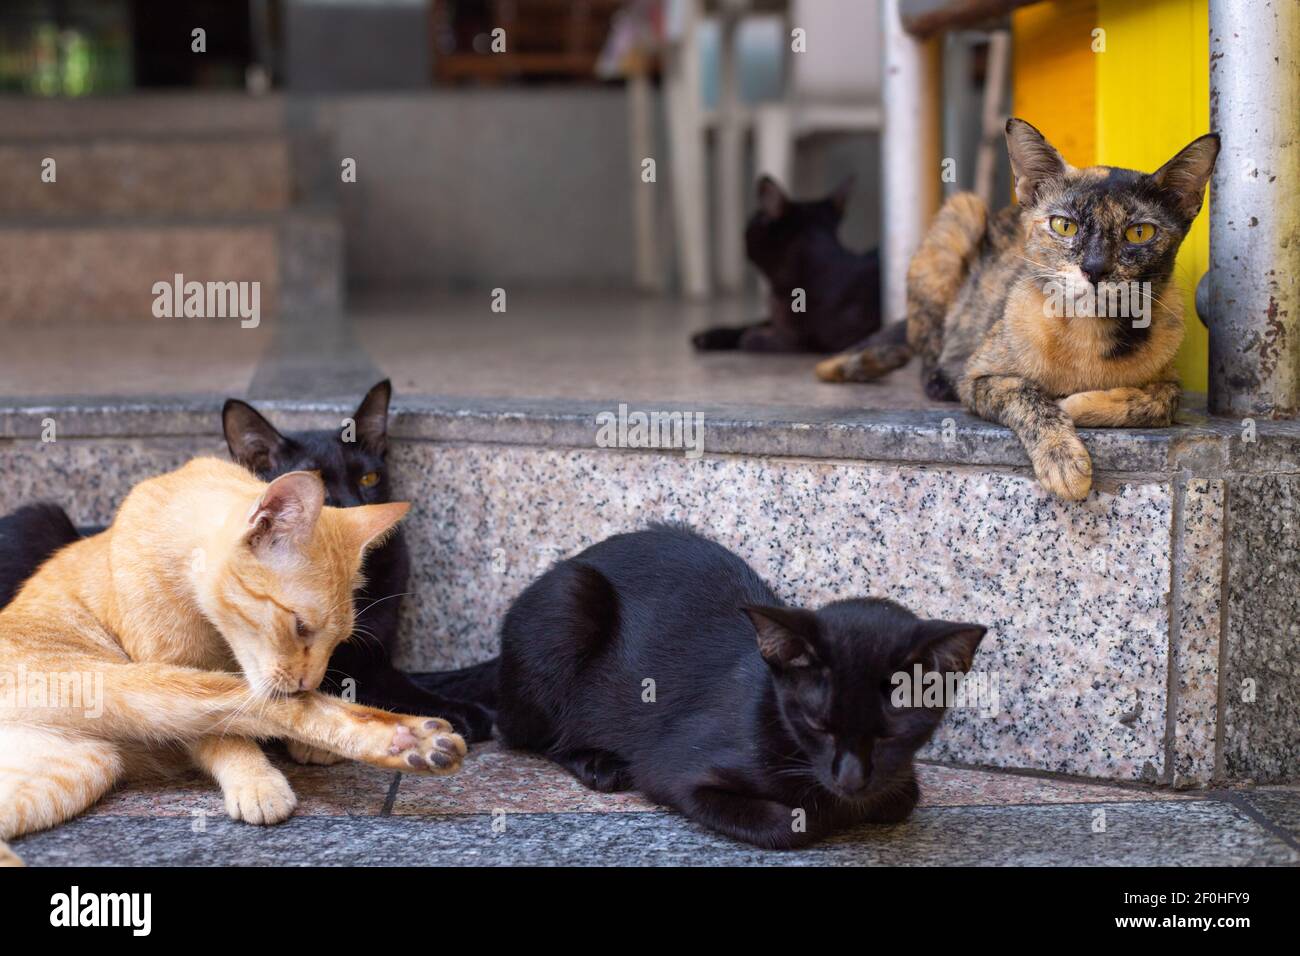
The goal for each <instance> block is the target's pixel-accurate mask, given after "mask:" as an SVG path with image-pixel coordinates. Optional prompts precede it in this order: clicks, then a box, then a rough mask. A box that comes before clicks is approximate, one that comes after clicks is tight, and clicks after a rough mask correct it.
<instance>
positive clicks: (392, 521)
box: [336, 501, 411, 555]
mask: <svg viewBox="0 0 1300 956" xmlns="http://www.w3.org/2000/svg"><path fill="white" fill-rule="evenodd" d="M410 510H411V503H410V502H409V501H390V502H388V503H387V504H382V505H361V506H360V507H357V508H342V509H340V510H339V511H338V512H336V515H337V517H338V519H339V520H340V521H343V522H344V523H345V527H346V528H347V534H348V538H349V540H350V541H351V543H352V547H353V548H354V549H355V550H356V552H357V554H358V555H362V554H365V553H366V552H367V551H369V550H370V549H371V548H374V547H376V546H378V545H380V544H382V543H383V542H384V540H385V539H386V538H387V537H388V535H389V534H390V533H391V532H392V531H393V529H394V528H396V527H397V522H399V521H401V520H402V518H404V517H406V513H407V512H408V511H410Z"/></svg>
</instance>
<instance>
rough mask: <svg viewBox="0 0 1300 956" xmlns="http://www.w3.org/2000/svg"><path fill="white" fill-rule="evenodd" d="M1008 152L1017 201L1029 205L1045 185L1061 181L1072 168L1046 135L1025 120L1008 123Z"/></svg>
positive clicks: (1014, 120)
mask: <svg viewBox="0 0 1300 956" xmlns="http://www.w3.org/2000/svg"><path fill="white" fill-rule="evenodd" d="M1007 152H1008V153H1009V154H1010V156H1011V174H1012V176H1013V177H1014V178H1015V181H1016V199H1017V201H1019V203H1020V205H1022V206H1028V205H1029V204H1030V203H1031V202H1033V201H1034V197H1035V196H1036V195H1037V194H1038V190H1039V189H1041V188H1042V187H1043V185H1044V184H1045V183H1049V182H1052V181H1053V180H1057V179H1061V178H1063V177H1064V176H1065V174H1066V171H1067V170H1069V168H1070V166H1069V164H1068V163H1066V161H1065V160H1064V159H1062V158H1061V154H1060V153H1058V152H1057V151H1056V147H1054V146H1053V145H1052V144H1051V143H1049V142H1048V141H1047V140H1046V139H1044V138H1043V134H1042V133H1040V132H1038V130H1036V129H1034V127H1033V126H1031V125H1029V124H1028V123H1026V122H1025V121H1024V120H1022V119H1016V118H1015V117H1012V118H1011V119H1009V120H1007Z"/></svg>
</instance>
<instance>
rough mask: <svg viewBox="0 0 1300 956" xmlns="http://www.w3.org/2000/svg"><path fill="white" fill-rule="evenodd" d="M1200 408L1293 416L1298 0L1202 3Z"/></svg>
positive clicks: (1298, 342) (1298, 306) (1298, 387)
mask: <svg viewBox="0 0 1300 956" xmlns="http://www.w3.org/2000/svg"><path fill="white" fill-rule="evenodd" d="M1210 125H1211V127H1212V128H1213V129H1214V130H1215V131H1216V132H1217V133H1219V135H1220V136H1221V137H1222V143H1223V145H1222V152H1221V154H1220V156H1219V160H1218V163H1217V164H1216V166H1215V169H1214V177H1213V179H1212V180H1211V186H1210V271H1209V274H1208V276H1207V279H1206V289H1205V290H1204V291H1205V292H1206V293H1207V294H1206V295H1204V296H1203V297H1200V298H1203V299H1204V301H1205V305H1206V307H1207V311H1208V317H1207V322H1206V324H1207V325H1208V326H1209V330H1210V395H1209V402H1210V410H1211V412H1213V413H1215V414H1219V415H1232V416H1234V417H1238V416H1239V417H1246V416H1253V415H1258V416H1261V417H1269V418H1290V417H1293V416H1295V415H1296V414H1297V412H1300V2H1297V0H1210Z"/></svg>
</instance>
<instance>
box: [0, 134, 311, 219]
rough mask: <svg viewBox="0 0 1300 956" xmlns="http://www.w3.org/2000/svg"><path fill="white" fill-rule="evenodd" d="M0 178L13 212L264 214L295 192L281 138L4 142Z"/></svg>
mask: <svg viewBox="0 0 1300 956" xmlns="http://www.w3.org/2000/svg"><path fill="white" fill-rule="evenodd" d="M48 161H53V166H52V167H51V166H50V163H49V162H48ZM50 170H52V174H53V177H54V181H53V182H49V181H47V180H48V179H49V178H50ZM0 182H4V183H5V189H4V191H3V192H0V217H16V218H23V217H54V218H79V217H92V216H114V217H129V216H169V215H173V216H194V215H228V214H233V213H266V212H274V211H277V210H282V209H286V208H287V207H288V206H289V204H290V203H291V202H292V201H293V198H294V187H293V166H292V157H291V147H290V143H289V141H288V140H287V139H286V138H284V137H260V138H248V137H244V138H241V139H238V140H220V139H195V140H188V141H187V140H184V139H180V140H175V139H170V140H153V139H148V140H129V139H128V140H123V139H112V140H99V141H90V142H83V141H76V140H72V141H51V142H37V143H13V142H5V143H0Z"/></svg>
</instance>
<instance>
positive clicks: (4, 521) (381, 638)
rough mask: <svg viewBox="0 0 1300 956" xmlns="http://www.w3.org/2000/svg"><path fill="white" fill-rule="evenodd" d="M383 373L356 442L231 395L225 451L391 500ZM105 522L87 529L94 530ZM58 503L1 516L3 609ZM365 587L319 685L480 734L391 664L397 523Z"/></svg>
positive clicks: (406, 559)
mask: <svg viewBox="0 0 1300 956" xmlns="http://www.w3.org/2000/svg"><path fill="white" fill-rule="evenodd" d="M391 396H392V386H391V385H390V384H389V382H388V381H387V380H385V381H383V382H380V383H379V384H378V385H375V386H374V387H373V388H371V389H370V391H369V392H367V393H366V397H365V398H363V399H362V400H361V404H360V405H359V406H358V408H357V410H356V411H355V412H354V413H353V416H352V419H353V421H354V422H355V423H356V434H355V436H354V437H355V441H344V440H343V435H342V433H341V431H339V430H328V429H327V430H321V431H303V432H289V433H287V434H281V433H280V432H279V431H277V430H276V428H275V426H273V425H272V424H271V423H270V422H268V421H267V420H266V419H265V418H263V417H262V415H261V414H260V413H258V411H257V410H256V409H255V408H253V407H252V406H251V405H249V404H247V403H246V402H241V401H239V400H238V399H234V398H232V399H228V400H227V401H226V404H225V407H224V408H223V409H222V411H221V424H222V431H223V432H224V434H225V437H226V444H227V446H228V447H229V449H230V455H231V457H232V458H233V459H234V460H235V461H237V462H239V463H240V464H241V465H243V466H244V467H246V468H248V469H249V470H251V471H253V472H255V473H256V474H257V476H258V477H259V478H261V479H262V480H263V481H269V480H271V479H272V478H275V477H277V476H279V475H283V474H286V473H287V472H290V471H316V472H319V473H320V476H321V478H322V480H323V481H324V482H325V492H326V498H325V503H326V504H327V505H330V506H332V507H335V508H350V507H353V506H355V505H366V504H379V503H382V502H386V501H391V500H392V497H391V493H390V490H389V484H388V471H387V468H386V466H385V457H386V453H387V450H388V403H389V400H390V398H391ZM100 530H103V529H101V528H88V529H85V533H86V534H93V533H96V532H98V531H100ZM80 535H81V532H78V530H77V529H76V528H75V527H73V525H72V522H71V521H70V520H69V519H68V516H67V514H66V513H65V512H64V511H63V509H62V508H60V507H58V506H57V505H53V504H49V503H41V504H36V505H28V506H26V507H24V508H20V509H18V510H17V511H15V512H13V513H12V514H10V515H6V516H5V517H3V518H0V607H3V606H4V605H5V604H7V603H8V602H9V600H10V599H11V598H12V597H13V596H14V594H15V593H17V591H18V588H19V587H20V586H21V585H22V583H23V581H25V580H26V579H27V578H29V577H31V575H32V574H33V573H34V572H35V571H36V569H37V568H38V567H40V565H41V564H43V563H44V562H45V560H46V559H47V558H49V557H50V555H52V554H53V553H54V552H55V551H56V550H58V549H59V548H61V547H63V546H64V545H65V544H69V543H70V542H72V541H75V540H77V538H78V537H80ZM364 574H365V577H366V584H365V586H364V587H363V588H362V589H361V590H360V591H358V592H357V593H356V595H355V597H354V600H355V604H356V609H357V613H356V626H355V630H354V632H353V636H352V638H351V639H350V640H348V641H345V642H344V643H342V644H340V645H339V647H338V649H337V650H336V651H335V652H334V656H333V657H332V658H331V659H330V669H329V672H328V673H327V674H326V678H325V684H324V688H325V689H327V690H329V689H333V690H336V691H337V690H340V689H342V688H343V687H344V686H345V685H344V684H343V683H342V682H343V681H344V680H345V679H348V678H351V679H352V680H353V681H355V687H356V699H357V701H358V702H359V703H362V704H367V705H369V706H372V707H381V708H383V709H385V710H393V711H397V712H399V713H407V714H432V715H435V716H438V717H443V718H445V719H446V720H449V721H451V723H452V724H453V725H454V726H455V728H456V731H457V733H459V734H461V735H462V736H463V737H464V738H465V739H466V740H467V741H476V740H486V739H487V738H488V737H490V736H491V733H492V715H491V714H490V713H489V712H488V711H487V710H486V709H484V708H483V707H482V706H480V705H479V704H476V703H472V702H469V701H465V700H455V699H451V698H450V697H448V696H445V695H443V694H440V693H437V692H435V691H432V690H428V689H425V688H424V687H422V686H421V685H420V684H419V683H418V681H419V680H420V677H419V675H415V676H414V677H413V676H412V675H407V674H404V673H403V672H401V671H399V670H398V669H397V668H396V667H394V666H393V661H392V653H393V650H394V648H395V647H396V644H397V622H398V612H399V610H400V608H401V598H402V596H403V595H404V594H405V593H406V589H407V579H408V577H409V575H410V556H409V554H408V553H407V549H406V541H405V539H404V538H403V537H402V534H401V531H400V530H399V531H398V532H396V533H395V534H393V535H392V536H390V537H389V538H388V540H387V541H386V542H385V543H384V544H383V545H381V546H380V547H378V548H375V549H374V550H372V551H370V552H369V553H368V554H367V556H366V560H365V566H364ZM289 750H290V752H291V753H292V754H293V756H294V757H295V758H296V759H298V760H301V761H303V762H313V763H315V762H333V759H334V758H332V756H331V755H328V754H325V753H324V752H317V751H314V750H311V749H310V748H305V747H303V746H300V745H296V744H291V745H290V746H289Z"/></svg>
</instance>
